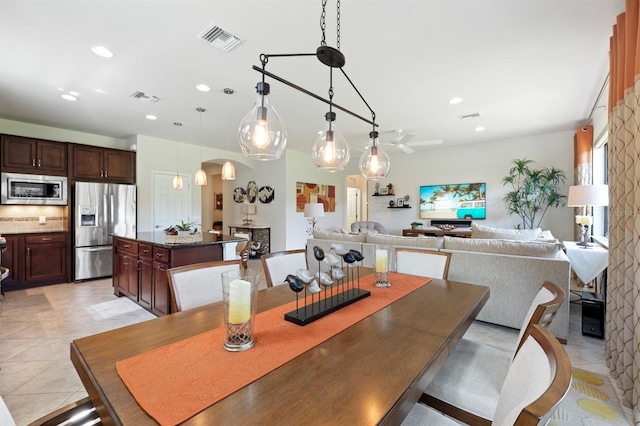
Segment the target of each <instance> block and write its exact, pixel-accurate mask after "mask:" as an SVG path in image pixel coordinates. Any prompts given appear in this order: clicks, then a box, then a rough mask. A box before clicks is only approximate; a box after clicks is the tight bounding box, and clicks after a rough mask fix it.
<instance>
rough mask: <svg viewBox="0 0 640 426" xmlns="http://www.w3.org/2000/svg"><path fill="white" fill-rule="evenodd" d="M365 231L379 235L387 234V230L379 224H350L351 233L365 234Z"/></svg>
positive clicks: (365, 222)
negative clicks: (375, 232)
mask: <svg viewBox="0 0 640 426" xmlns="http://www.w3.org/2000/svg"><path fill="white" fill-rule="evenodd" d="M367 231H377V232H379V233H380V234H386V233H387V229H386V228H385V227H384V226H383V225H382V224H381V223H380V222H373V221H371V220H365V221H360V222H353V223H352V224H351V232H367Z"/></svg>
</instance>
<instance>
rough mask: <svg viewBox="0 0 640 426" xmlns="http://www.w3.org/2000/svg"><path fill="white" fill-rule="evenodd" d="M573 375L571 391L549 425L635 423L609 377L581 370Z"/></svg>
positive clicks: (572, 373) (624, 424) (623, 425)
mask: <svg viewBox="0 0 640 426" xmlns="http://www.w3.org/2000/svg"><path fill="white" fill-rule="evenodd" d="M571 375H572V382H571V388H570V389H569V392H568V393H567V395H566V396H565V397H564V399H563V400H562V402H561V403H560V405H559V406H558V408H557V409H556V411H555V412H554V413H553V416H552V417H551V421H550V422H549V423H548V424H549V426H565V425H581V426H601V425H620V426H627V425H630V424H631V423H630V422H629V421H628V420H627V418H626V417H625V415H624V411H623V410H622V407H621V406H620V402H619V400H618V396H617V395H616V393H615V390H614V388H613V386H612V385H611V381H610V380H609V378H607V377H604V376H601V375H599V374H596V373H592V372H590V371H585V370H581V369H578V368H573V369H572V370H571Z"/></svg>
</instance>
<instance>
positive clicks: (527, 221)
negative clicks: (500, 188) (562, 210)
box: [502, 158, 567, 229]
mask: <svg viewBox="0 0 640 426" xmlns="http://www.w3.org/2000/svg"><path fill="white" fill-rule="evenodd" d="M531 163H533V160H527V159H526V158H522V159H515V160H513V167H512V168H511V170H509V175H508V176H506V177H504V178H503V179H502V185H504V186H506V185H510V186H511V188H512V190H511V191H509V192H508V193H507V195H505V196H504V201H505V203H507V211H508V212H509V214H517V215H518V216H520V218H521V219H522V224H518V226H517V228H518V229H520V226H522V228H524V229H533V228H537V227H539V226H540V223H541V222H542V219H543V218H544V215H545V213H546V212H547V210H548V209H549V207H561V206H564V205H565V198H567V197H566V195H562V194H560V193H559V192H558V191H559V189H560V185H562V184H564V181H565V179H566V176H565V173H564V172H563V171H562V170H560V169H556V168H555V167H545V168H542V169H532V168H530V167H529V165H530V164H531Z"/></svg>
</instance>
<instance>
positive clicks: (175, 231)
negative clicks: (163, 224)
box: [164, 225, 178, 235]
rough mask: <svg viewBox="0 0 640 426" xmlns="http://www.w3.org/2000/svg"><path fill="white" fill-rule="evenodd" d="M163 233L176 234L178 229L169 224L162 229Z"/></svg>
mask: <svg viewBox="0 0 640 426" xmlns="http://www.w3.org/2000/svg"><path fill="white" fill-rule="evenodd" d="M164 233H165V234H166V235H178V230H177V229H176V227H175V226H173V225H171V226H169V227H167V228H165V229H164Z"/></svg>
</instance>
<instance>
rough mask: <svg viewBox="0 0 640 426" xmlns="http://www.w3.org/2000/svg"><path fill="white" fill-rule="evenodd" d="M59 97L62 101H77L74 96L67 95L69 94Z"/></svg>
mask: <svg viewBox="0 0 640 426" xmlns="http://www.w3.org/2000/svg"><path fill="white" fill-rule="evenodd" d="M60 97H61V98H62V99H64V100H67V101H77V100H78V98H76V97H75V96H73V95H69V94H66V93H65V94H64V95H60Z"/></svg>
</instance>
